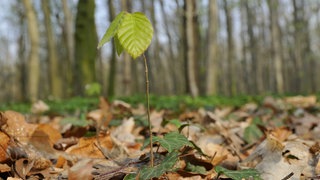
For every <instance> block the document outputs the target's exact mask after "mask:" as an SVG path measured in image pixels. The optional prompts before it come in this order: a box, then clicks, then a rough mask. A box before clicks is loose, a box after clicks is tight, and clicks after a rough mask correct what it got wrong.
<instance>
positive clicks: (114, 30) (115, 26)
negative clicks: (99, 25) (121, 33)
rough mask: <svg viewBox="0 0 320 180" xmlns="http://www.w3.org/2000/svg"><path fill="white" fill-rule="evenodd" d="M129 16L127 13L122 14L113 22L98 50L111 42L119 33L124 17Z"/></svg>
mask: <svg viewBox="0 0 320 180" xmlns="http://www.w3.org/2000/svg"><path fill="white" fill-rule="evenodd" d="M125 14H127V12H124V11H122V12H120V13H119V14H118V15H117V16H116V17H115V19H114V20H113V21H112V22H111V24H110V26H109V28H108V29H107V31H106V33H105V34H104V35H103V37H102V39H101V41H100V42H99V44H98V48H100V47H101V46H103V45H104V44H105V43H106V42H108V41H110V39H111V38H112V37H113V36H114V35H115V34H116V33H117V31H118V29H119V27H120V24H121V21H122V20H123V18H124V15H125Z"/></svg>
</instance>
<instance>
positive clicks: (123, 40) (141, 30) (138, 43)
mask: <svg viewBox="0 0 320 180" xmlns="http://www.w3.org/2000/svg"><path fill="white" fill-rule="evenodd" d="M117 35H118V38H119V41H120V44H121V45H122V47H123V48H124V49H125V50H126V51H127V52H128V53H129V54H130V55H131V56H132V58H133V59H136V58H137V57H139V56H140V55H141V54H142V53H143V52H144V51H145V50H146V49H147V48H148V47H149V45H150V43H151V40H152V36H153V27H152V25H151V23H150V21H149V20H148V18H147V17H146V16H145V15H144V14H143V13H140V12H135V13H133V14H129V13H126V14H125V15H124V19H123V20H122V21H121V24H120V27H119V29H118V31H117Z"/></svg>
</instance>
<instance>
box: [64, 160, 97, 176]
mask: <svg viewBox="0 0 320 180" xmlns="http://www.w3.org/2000/svg"><path fill="white" fill-rule="evenodd" d="M93 164H94V161H93V160H90V159H82V160H80V161H78V162H77V163H76V164H75V165H73V166H72V167H71V168H70V169H69V170H68V179H69V180H78V179H86V180H90V179H93V176H92V174H91V173H92V171H93V170H94V169H93V167H92V166H93Z"/></svg>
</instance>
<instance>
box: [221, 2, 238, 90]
mask: <svg viewBox="0 0 320 180" xmlns="http://www.w3.org/2000/svg"><path fill="white" fill-rule="evenodd" d="M223 8H224V13H225V16H226V26H227V39H228V40H227V43H228V45H227V46H228V52H227V59H228V80H229V92H228V93H229V94H230V95H236V93H237V87H236V76H235V72H236V70H235V60H236V56H235V45H234V38H233V24H232V23H233V19H232V16H231V12H230V11H231V6H230V5H229V4H228V0H224V1H223Z"/></svg>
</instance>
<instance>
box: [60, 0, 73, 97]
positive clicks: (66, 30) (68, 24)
mask: <svg viewBox="0 0 320 180" xmlns="http://www.w3.org/2000/svg"><path fill="white" fill-rule="evenodd" d="M61 3H62V10H63V14H64V22H63V34H64V43H65V45H66V52H67V59H66V61H65V66H63V70H64V76H65V77H64V78H65V82H66V83H65V84H64V88H65V89H67V90H69V89H71V88H72V87H70V85H71V84H73V81H72V72H73V71H72V69H73V66H74V63H75V62H74V36H73V23H74V22H73V17H72V13H71V10H70V8H69V7H68V0H61ZM67 92H69V91H67Z"/></svg>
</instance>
